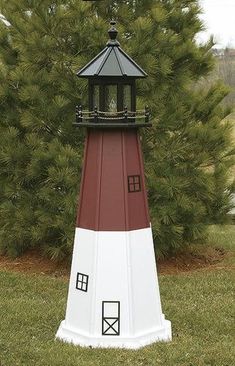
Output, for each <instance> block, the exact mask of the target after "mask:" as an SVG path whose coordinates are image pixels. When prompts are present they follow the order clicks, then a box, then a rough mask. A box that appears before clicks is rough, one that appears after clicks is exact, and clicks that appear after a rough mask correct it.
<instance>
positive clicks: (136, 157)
mask: <svg viewBox="0 0 235 366" xmlns="http://www.w3.org/2000/svg"><path fill="white" fill-rule="evenodd" d="M129 175H140V179H141V188H142V189H141V191H140V192H132V193H130V192H128V176H129ZM77 226H78V227H80V228H84V229H90V230H97V231H129V230H137V229H143V228H146V227H149V226H150V220H149V213H148V205H147V200H146V190H145V183H144V170H143V160H142V154H141V148H140V142H139V135H138V132H137V131H136V130H133V131H132V130H129V131H121V130H89V131H88V135H87V141H86V149H85V157H84V167H83V178H82V183H81V192H80V205H79V210H78V218H77Z"/></svg>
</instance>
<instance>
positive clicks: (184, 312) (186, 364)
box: [0, 225, 235, 366]
mask: <svg viewBox="0 0 235 366" xmlns="http://www.w3.org/2000/svg"><path fill="white" fill-rule="evenodd" d="M210 241H211V242H213V243H214V244H215V245H217V246H220V247H224V248H226V249H227V250H229V251H231V252H232V251H233V252H234V246H235V245H234V244H235V225H234V226H227V227H219V226H218V227H212V229H211V234H210ZM233 264H234V257H232V256H231V255H229V256H227V258H225V260H224V261H223V262H222V263H220V265H219V266H217V268H216V267H215V268H213V269H202V270H198V271H194V272H187V273H181V274H178V275H164V276H163V275H161V276H160V290H161V297H162V303H163V309H164V312H165V315H166V318H167V319H170V320H171V321H172V328H173V341H172V342H171V343H156V344H154V345H151V346H148V347H145V348H143V349H140V350H138V351H127V350H101V349H100V350H95V349H84V348H80V347H74V346H71V345H68V344H63V343H61V342H59V341H55V340H54V336H55V333H56V330H57V328H58V326H59V323H60V321H61V320H62V319H63V317H64V313H65V304H66V297H67V283H66V282H65V280H64V279H58V278H53V277H49V276H45V275H25V274H19V273H11V272H6V271H2V272H0V284H1V286H0V366H17V365H20V366H39V365H40V366H57V365H61V366H67V365H68V366H75V365H79V366H90V365H92V366H93V365H94V366H99V365H104V366H116V365H124V366H125V365H130V366H134V365H138V366H142V365H148V366H150V365H156V366H157V365H164V366H177V365H179V366H202V365H203V366H204V365H205V366H206V365H208V366H212V365H214V366H232V365H234V360H235V347H234V335H235V333H234V323H233V322H234V319H232V315H233V314H234V297H233V287H234V279H235V278H234V277H235V276H234V271H233V269H232V265H233Z"/></svg>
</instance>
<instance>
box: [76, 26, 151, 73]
mask: <svg viewBox="0 0 235 366" xmlns="http://www.w3.org/2000/svg"><path fill="white" fill-rule="evenodd" d="M115 24H116V23H115V22H114V21H112V22H111V25H112V27H111V29H110V30H109V36H110V40H109V42H108V43H107V47H105V48H104V49H103V51H101V52H100V53H99V54H98V55H97V56H96V57H95V58H94V59H93V60H91V61H90V62H89V63H88V64H87V65H86V66H84V67H83V68H82V69H81V70H80V71H78V73H77V75H78V76H79V77H84V78H89V77H95V76H99V77H105V76H109V77H121V76H128V77H133V78H143V77H146V76H147V74H146V72H145V71H144V70H142V69H141V67H140V66H138V65H137V63H136V62H135V61H134V60H132V58H131V57H130V56H128V55H127V54H126V53H125V52H124V51H123V50H122V49H121V47H120V44H119V42H118V41H117V40H116V37H117V34H118V32H117V30H116V28H115V27H114V25H115Z"/></svg>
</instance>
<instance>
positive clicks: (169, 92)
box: [0, 0, 234, 259]
mask: <svg viewBox="0 0 235 366" xmlns="http://www.w3.org/2000/svg"><path fill="white" fill-rule="evenodd" d="M0 12H1V13H2V14H3V16H5V18H6V19H7V20H8V21H9V23H10V25H9V26H8V25H5V24H4V23H2V24H0V28H1V29H0V31H1V35H0V58H1V61H0V81H1V83H0V110H1V120H0V182H1V186H0V220H1V224H2V226H1V231H0V246H1V248H2V251H5V252H7V253H8V254H11V255H18V254H20V253H21V252H23V251H24V250H26V249H27V248H32V247H34V246H35V247H38V248H42V249H43V250H44V251H45V252H46V253H47V254H48V255H49V256H50V257H52V258H57V259H59V258H63V257H65V256H68V254H70V253H71V249H72V245H73V232H74V223H75V211H76V210H75V207H76V203H77V202H76V201H77V199H76V197H77V193H78V190H79V179H80V175H81V166H82V156H83V142H84V132H82V131H80V130H79V131H77V130H75V129H74V127H73V126H72V122H73V120H74V109H75V106H76V105H77V104H80V102H81V101H83V102H84V100H86V95H87V85H86V82H84V81H81V80H79V79H77V77H76V71H77V70H78V69H79V68H81V67H82V66H83V65H85V64H86V62H88V61H89V60H90V59H91V58H92V57H93V56H95V55H96V54H97V53H98V52H99V51H100V50H101V49H102V48H103V47H104V45H105V43H106V40H107V36H106V31H107V25H108V21H109V20H110V18H115V19H117V21H118V29H119V40H120V42H121V44H122V47H123V48H124V49H125V50H126V51H127V52H128V53H129V54H130V55H131V56H132V57H133V58H134V59H135V60H136V61H137V62H138V63H139V64H140V65H141V66H142V67H143V68H144V69H145V70H146V71H147V72H148V74H149V77H148V78H147V79H146V80H144V81H140V82H138V88H137V93H138V105H139V107H143V106H144V105H145V104H148V105H149V107H150V109H151V113H152V116H153V128H152V129H151V131H150V130H149V131H147V132H143V134H142V142H143V146H144V153H145V161H146V172H147V173H146V176H147V180H148V188H149V201H150V205H151V217H152V224H153V229H154V237H155V243H156V248H157V250H158V253H159V254H168V253H171V252H173V251H175V250H177V249H178V248H180V247H181V246H182V245H184V244H185V243H188V242H192V241H195V240H198V239H199V238H201V237H202V235H203V233H204V231H205V228H206V225H207V224H208V223H210V222H212V220H216V221H217V222H221V221H222V220H223V218H224V217H225V214H226V213H227V212H228V210H229V208H230V203H229V199H230V196H231V193H232V191H233V189H234V185H233V183H231V182H230V180H229V179H228V171H229V168H230V167H231V166H232V164H233V156H234V150H232V144H231V126H230V125H229V123H224V122H221V121H222V120H223V118H224V117H225V116H226V115H227V114H228V113H229V111H228V110H224V109H223V108H222V106H221V101H222V100H223V98H224V97H225V96H226V95H227V93H228V90H227V88H226V87H224V86H223V85H222V84H219V83H217V84H215V85H213V86H212V87H210V88H209V90H208V89H207V90H206V89H203V90H202V89H201V88H200V87H199V86H198V83H199V81H200V80H201V78H203V77H206V75H207V74H208V73H209V72H210V71H211V70H212V68H213V57H212V53H211V47H212V45H213V42H212V40H210V41H209V42H208V43H207V44H205V45H198V44H197V43H196V40H195V38H196V35H197V33H198V32H199V31H200V30H201V29H202V24H201V22H200V21H199V18H198V14H199V12H200V9H199V6H198V1H197V0H145V1H143V0H132V1H130V0H129V1H127V0H120V1H118V2H117V1H111V0H102V1H93V2H85V1H81V0H54V1H49V0H44V1H36V0H11V1H9V0H8V1H6V0H0Z"/></svg>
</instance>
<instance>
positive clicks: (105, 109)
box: [76, 21, 150, 128]
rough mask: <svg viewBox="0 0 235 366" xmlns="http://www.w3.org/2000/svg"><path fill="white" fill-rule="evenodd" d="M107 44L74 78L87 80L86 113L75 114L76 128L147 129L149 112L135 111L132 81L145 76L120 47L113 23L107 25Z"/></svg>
mask: <svg viewBox="0 0 235 366" xmlns="http://www.w3.org/2000/svg"><path fill="white" fill-rule="evenodd" d="M110 24H111V28H110V30H109V32H108V33H109V37H110V40H109V41H108V43H107V46H106V47H105V48H104V49H103V51H101V52H100V53H99V54H98V55H97V56H96V57H95V58H94V59H93V60H92V61H90V62H89V63H88V64H87V65H86V66H84V67H83V68H82V69H81V70H80V71H79V72H78V73H77V75H78V77H83V78H87V79H88V80H89V103H88V104H89V111H83V110H82V107H81V106H80V107H77V110H76V125H77V126H86V127H96V128H97V127H103V126H104V127H115V126H122V127H143V126H150V124H149V111H148V108H147V107H146V108H145V110H144V111H136V90H135V80H136V79H138V78H144V77H146V76H147V74H146V73H145V71H144V70H142V69H141V67H140V66H138V65H137V64H136V63H135V62H134V61H133V60H132V59H131V58H130V57H129V56H128V55H127V54H126V53H125V52H124V51H123V50H122V49H121V47H120V44H119V42H118V41H117V39H116V38H117V34H118V31H117V29H116V28H115V24H116V22H115V21H111V22H110Z"/></svg>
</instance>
